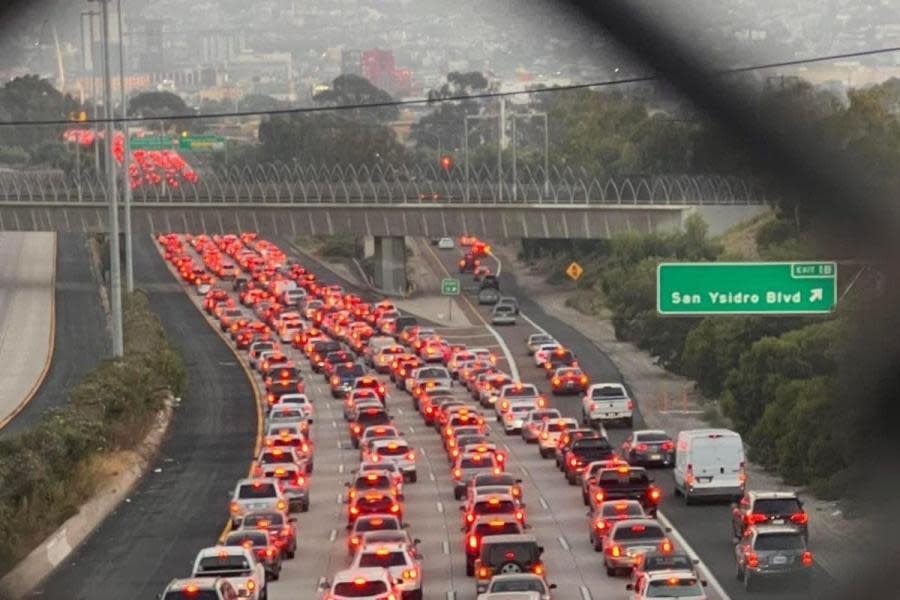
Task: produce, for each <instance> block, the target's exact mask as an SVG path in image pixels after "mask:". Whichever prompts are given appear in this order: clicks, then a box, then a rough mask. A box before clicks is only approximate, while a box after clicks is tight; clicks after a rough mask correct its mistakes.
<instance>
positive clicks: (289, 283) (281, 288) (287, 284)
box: [274, 279, 298, 297]
mask: <svg viewBox="0 0 900 600" xmlns="http://www.w3.org/2000/svg"><path fill="white" fill-rule="evenodd" d="M274 287H275V289H274V292H275V295H276V296H278V297H283V296H284V293H285V292H286V291H288V290H296V289H297V287H298V286H297V282H296V281H294V280H293V279H280V280H278V281H276V282H275V286H274Z"/></svg>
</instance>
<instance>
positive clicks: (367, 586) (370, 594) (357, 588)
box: [321, 567, 402, 600]
mask: <svg viewBox="0 0 900 600" xmlns="http://www.w3.org/2000/svg"><path fill="white" fill-rule="evenodd" d="M321 587H322V588H323V589H326V590H327V589H329V588H330V591H329V592H328V593H327V594H326V595H325V597H326V598H328V599H329V600H345V599H349V598H353V599H354V600H381V599H383V598H395V599H396V600H400V597H401V595H402V593H401V592H400V589H399V588H398V587H397V585H396V583H394V578H393V577H392V576H391V574H390V572H388V570H387V569H385V568H383V567H371V568H364V569H363V568H357V569H345V570H343V571H338V572H337V573H335V574H334V580H333V581H332V582H331V583H329V582H328V581H327V580H326V581H323V582H322V586H321Z"/></svg>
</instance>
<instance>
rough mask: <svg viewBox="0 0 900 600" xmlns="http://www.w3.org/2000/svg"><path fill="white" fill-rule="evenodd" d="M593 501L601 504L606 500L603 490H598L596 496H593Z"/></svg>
mask: <svg viewBox="0 0 900 600" xmlns="http://www.w3.org/2000/svg"><path fill="white" fill-rule="evenodd" d="M594 500H596V501H597V502H603V501H604V500H606V494H605V493H604V492H603V490H599V491H598V492H597V493H596V494H594Z"/></svg>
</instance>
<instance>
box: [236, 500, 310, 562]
mask: <svg viewBox="0 0 900 600" xmlns="http://www.w3.org/2000/svg"><path fill="white" fill-rule="evenodd" d="M241 529H264V530H265V531H268V532H269V538H270V539H271V540H272V543H273V544H274V545H275V547H276V548H278V550H279V551H280V552H281V554H282V555H283V556H284V557H285V558H294V556H295V555H296V554H297V519H295V518H293V517H291V518H288V517H287V516H285V514H284V513H281V512H278V511H259V512H252V513H247V515H245V516H244V520H243V522H242V523H241Z"/></svg>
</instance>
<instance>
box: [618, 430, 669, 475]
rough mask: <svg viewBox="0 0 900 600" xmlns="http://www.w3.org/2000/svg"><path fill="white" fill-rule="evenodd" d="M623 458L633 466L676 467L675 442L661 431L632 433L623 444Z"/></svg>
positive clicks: (637, 431)
mask: <svg viewBox="0 0 900 600" xmlns="http://www.w3.org/2000/svg"><path fill="white" fill-rule="evenodd" d="M622 457H623V458H624V459H625V460H626V461H628V463H629V464H632V465H642V466H654V465H659V466H663V467H670V466H674V465H675V442H674V441H673V440H672V438H671V436H669V434H668V433H666V432H665V431H662V430H660V429H639V430H636V431H632V432H631V433H630V434H629V435H628V437H627V438H625V441H624V442H622Z"/></svg>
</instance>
